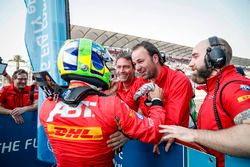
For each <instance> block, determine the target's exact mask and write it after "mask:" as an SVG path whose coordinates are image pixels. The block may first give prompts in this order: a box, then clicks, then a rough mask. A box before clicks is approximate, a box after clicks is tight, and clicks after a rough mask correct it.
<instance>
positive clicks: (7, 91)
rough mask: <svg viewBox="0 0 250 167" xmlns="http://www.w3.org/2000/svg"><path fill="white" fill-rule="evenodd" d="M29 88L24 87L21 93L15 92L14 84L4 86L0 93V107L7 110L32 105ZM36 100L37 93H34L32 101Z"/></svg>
mask: <svg viewBox="0 0 250 167" xmlns="http://www.w3.org/2000/svg"><path fill="white" fill-rule="evenodd" d="M30 93H31V86H26V87H25V88H24V89H23V90H22V91H17V90H16V89H15V87H14V84H11V85H8V86H4V87H3V88H2V89H1V91H0V103H1V106H2V107H4V108H7V109H10V110H12V109H14V108H16V107H24V106H29V105H32V102H31V100H30ZM37 99H38V91H37V90H35V91H34V100H37Z"/></svg>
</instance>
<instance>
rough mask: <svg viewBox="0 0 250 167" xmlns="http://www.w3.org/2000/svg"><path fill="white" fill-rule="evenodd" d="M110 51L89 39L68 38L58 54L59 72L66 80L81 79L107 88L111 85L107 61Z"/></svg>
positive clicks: (109, 58)
mask: <svg viewBox="0 0 250 167" xmlns="http://www.w3.org/2000/svg"><path fill="white" fill-rule="evenodd" d="M109 61H112V57H111V55H110V53H109V52H108V51H107V50H106V49H105V48H104V47H103V46H101V45H100V44H98V43H96V42H94V41H91V40H89V39H84V38H80V39H69V40H66V41H65V43H64V45H63V46H62V48H61V50H60V52H59V55H58V62H57V64H58V69H59V73H60V75H61V77H62V79H64V80H65V81H67V82H69V81H70V80H80V81H84V82H87V83H89V84H92V85H95V86H97V87H101V88H103V90H106V89H108V88H109V86H110V82H109V81H110V71H109V69H108V67H107V65H106V62H109Z"/></svg>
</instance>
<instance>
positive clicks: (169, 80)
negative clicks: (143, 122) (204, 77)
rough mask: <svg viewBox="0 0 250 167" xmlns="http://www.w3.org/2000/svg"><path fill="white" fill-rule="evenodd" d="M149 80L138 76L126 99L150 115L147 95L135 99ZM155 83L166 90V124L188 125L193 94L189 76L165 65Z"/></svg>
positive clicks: (133, 106) (132, 106) (131, 105)
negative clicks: (146, 103)
mask: <svg viewBox="0 0 250 167" xmlns="http://www.w3.org/2000/svg"><path fill="white" fill-rule="evenodd" d="M148 82H149V81H148V80H144V79H143V78H142V77H140V78H138V79H137V81H136V82H135V83H134V85H133V87H131V90H130V92H129V93H128V95H127V96H126V100H125V102H126V103H127V104H128V105H129V106H130V107H131V108H133V109H134V110H135V111H138V108H140V109H141V110H142V112H143V113H144V115H145V116H148V113H149V112H148V106H146V105H145V103H144V102H145V100H146V98H147V96H146V95H144V96H142V97H140V99H139V100H138V101H134V99H133V96H134V94H135V92H136V91H137V90H138V89H139V88H140V87H141V86H142V85H143V84H145V83H148ZM155 84H157V85H158V86H159V87H161V88H162V89H163V91H164V99H163V104H164V109H165V112H166V119H165V124H168V125H172V124H175V125H181V126H185V127H187V126H188V122H189V112H190V107H189V102H190V100H191V98H192V96H193V90H192V85H191V83H190V81H189V79H188V77H187V76H185V74H183V73H181V72H179V71H176V70H172V69H170V68H168V67H167V66H163V68H162V71H161V72H160V74H159V76H158V77H157V78H156V80H155Z"/></svg>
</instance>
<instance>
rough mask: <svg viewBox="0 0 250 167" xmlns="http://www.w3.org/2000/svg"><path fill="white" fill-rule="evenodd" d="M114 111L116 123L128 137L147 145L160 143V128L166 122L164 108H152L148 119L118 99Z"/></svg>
mask: <svg viewBox="0 0 250 167" xmlns="http://www.w3.org/2000/svg"><path fill="white" fill-rule="evenodd" d="M114 109H115V119H116V122H117V123H118V126H120V128H121V130H122V131H123V132H124V133H125V134H126V135H127V136H129V137H131V138H134V139H139V140H141V141H142V142H147V143H158V142H159V140H160V137H161V135H160V134H159V127H158V126H159V124H162V123H164V121H165V111H164V109H163V107H161V106H152V107H151V108H150V118H147V117H144V116H142V115H140V114H139V113H137V112H135V111H134V110H132V109H130V108H129V107H128V105H126V104H125V103H124V102H123V101H121V100H120V99H119V98H118V97H117V98H116V99H115V108H114Z"/></svg>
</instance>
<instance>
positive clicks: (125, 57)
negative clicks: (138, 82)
mask: <svg viewBox="0 0 250 167" xmlns="http://www.w3.org/2000/svg"><path fill="white" fill-rule="evenodd" d="M121 58H124V59H126V60H128V61H130V62H131V65H132V67H133V68H134V64H133V61H132V57H131V55H130V54H129V53H127V52H121V53H119V54H118V55H117V57H116V60H115V64H117V61H118V60H119V59H121Z"/></svg>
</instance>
